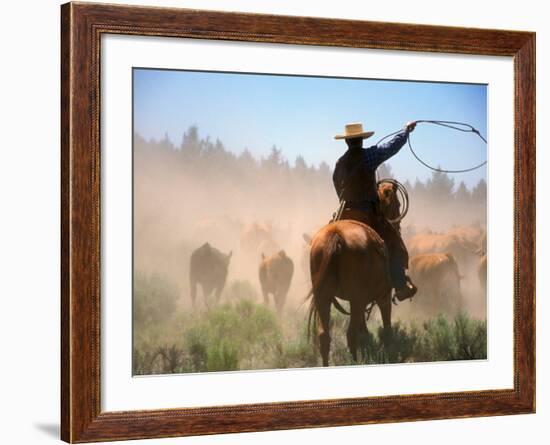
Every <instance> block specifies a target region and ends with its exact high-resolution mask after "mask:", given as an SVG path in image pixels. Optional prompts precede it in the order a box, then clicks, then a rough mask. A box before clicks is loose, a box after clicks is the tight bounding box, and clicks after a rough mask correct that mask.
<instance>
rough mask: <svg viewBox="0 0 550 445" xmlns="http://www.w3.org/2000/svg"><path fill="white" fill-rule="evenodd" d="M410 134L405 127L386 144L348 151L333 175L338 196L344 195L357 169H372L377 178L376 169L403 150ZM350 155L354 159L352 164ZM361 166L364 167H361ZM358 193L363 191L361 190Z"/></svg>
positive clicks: (338, 163) (337, 164) (339, 161)
mask: <svg viewBox="0 0 550 445" xmlns="http://www.w3.org/2000/svg"><path fill="white" fill-rule="evenodd" d="M408 135H409V131H408V130H407V129H404V130H402V131H400V132H399V133H397V134H396V135H395V136H394V137H393V138H392V139H391V140H389V141H388V142H386V143H384V144H380V145H373V146H371V147H369V148H366V149H364V148H363V149H359V150H355V149H353V150H348V151H346V153H345V154H344V155H343V156H342V157H341V158H340V159H339V160H338V162H337V163H336V167H335V169H334V174H333V177H332V179H333V181H334V187H335V188H336V192H337V194H338V196H339V197H341V196H342V191H343V189H344V188H346V187H347V185H349V184H347V182H349V180H350V179H349V178H350V177H352V176H354V175H355V171H359V170H362V171H371V172H373V176H372V178H373V180H375V176H374V172H375V171H376V169H377V168H378V167H379V166H380V164H382V163H383V162H385V161H387V160H388V159H389V158H391V157H392V156H393V155H395V154H396V153H397V152H398V151H399V150H401V148H402V147H403V145H405V143H406V142H407V137H408ZM350 157H351V158H352V159H353V160H352V163H351V164H350V160H351V159H350ZM361 166H362V167H363V168H361ZM373 187H375V185H373ZM348 190H349V188H348ZM373 190H375V189H373ZM373 193H374V192H373ZM353 194H355V193H353ZM357 194H362V193H361V192H360V193H357Z"/></svg>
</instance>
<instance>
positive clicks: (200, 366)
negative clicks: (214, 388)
mask: <svg viewBox="0 0 550 445" xmlns="http://www.w3.org/2000/svg"><path fill="white" fill-rule="evenodd" d="M183 336H184V343H185V345H186V351H187V353H188V358H189V360H188V363H187V369H188V370H189V371H194V372H198V371H229V370H236V369H261V368H266V367H270V362H272V361H273V356H274V354H275V351H276V350H277V349H278V348H279V347H280V343H281V331H280V328H279V325H278V322H277V318H276V316H275V314H274V313H273V312H272V311H270V310H269V309H268V308H266V307H265V306H264V305H262V304H257V303H254V302H252V301H250V300H238V301H236V302H234V303H226V304H224V305H222V306H218V307H215V308H212V309H211V310H208V311H206V312H205V313H204V314H203V315H202V316H201V317H200V318H199V319H198V320H196V322H195V323H193V324H192V326H191V327H190V328H189V329H187V330H186V331H185V332H184V333H183Z"/></svg>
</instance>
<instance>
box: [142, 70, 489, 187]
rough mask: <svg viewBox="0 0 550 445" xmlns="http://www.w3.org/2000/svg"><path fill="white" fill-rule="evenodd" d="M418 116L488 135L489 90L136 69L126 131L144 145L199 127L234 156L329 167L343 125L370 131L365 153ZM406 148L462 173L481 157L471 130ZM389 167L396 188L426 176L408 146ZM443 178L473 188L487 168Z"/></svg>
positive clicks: (436, 134)
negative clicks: (274, 150) (273, 153)
mask: <svg viewBox="0 0 550 445" xmlns="http://www.w3.org/2000/svg"><path fill="white" fill-rule="evenodd" d="M418 119H437V120H450V121H462V122H468V123H470V124H471V125H473V126H474V127H476V128H478V129H479V130H480V132H481V134H482V135H484V136H486V135H487V87H486V86H485V85H472V84H449V83H433V82H410V81H384V80H368V79H341V78H320V77H298V76H280V75H261V74H260V75H258V74H233V73H204V72H193V71H176V70H150V69H134V126H135V127H134V130H135V131H137V132H138V133H139V134H140V135H141V136H143V137H145V138H146V139H151V138H154V139H161V138H163V137H164V135H165V134H167V135H168V137H169V138H170V139H171V140H172V141H173V142H174V144H176V145H179V144H180V142H181V139H182V136H183V133H184V132H185V131H186V130H187V129H188V128H189V127H190V126H191V125H197V126H198V128H199V134H200V136H201V137H205V136H210V138H211V139H212V140H216V139H220V140H221V141H222V142H223V144H224V145H225V148H226V149H227V150H230V151H233V152H235V153H241V152H242V151H243V150H244V149H245V148H248V149H249V150H250V151H251V153H252V154H253V155H254V156H255V157H256V158H258V159H259V158H260V157H263V156H266V155H267V154H268V153H269V151H270V149H271V147H272V146H273V145H276V146H277V147H278V148H280V149H281V150H282V152H283V154H284V156H285V157H286V158H287V159H288V160H289V162H290V163H291V164H293V163H294V160H295V159H296V157H297V156H298V155H301V156H303V157H304V159H305V160H306V162H307V163H308V164H315V165H318V164H319V163H320V162H321V161H325V162H327V163H328V164H329V165H330V166H331V168H332V167H333V166H334V163H335V162H336V160H337V159H338V157H339V156H341V155H342V154H343V153H344V151H345V149H346V146H345V143H344V142H343V141H336V140H334V135H335V134H338V133H341V132H343V130H344V125H345V124H346V123H350V122H362V123H363V126H364V129H365V130H374V131H375V132H376V133H375V135H374V136H372V137H371V138H370V139H367V140H365V143H364V146H370V145H372V144H375V143H376V142H377V141H378V140H379V139H380V138H382V137H383V136H385V135H386V134H388V133H390V132H393V131H395V130H398V129H399V128H401V127H402V126H403V125H404V124H405V122H407V121H409V120H418ZM411 142H412V144H413V147H414V148H415V150H416V151H417V153H418V154H419V155H420V156H421V157H422V158H423V159H425V160H426V161H427V162H428V163H430V164H433V165H436V166H437V165H440V166H441V167H442V168H447V169H461V168H468V167H470V166H472V165H476V164H479V163H480V162H482V161H483V160H485V159H486V145H485V144H484V143H483V142H482V141H481V140H480V139H479V138H478V137H477V136H475V135H473V134H471V133H460V132H457V131H453V130H447V129H443V128H440V127H436V126H433V125H427V124H424V125H419V126H418V127H417V129H416V130H415V132H414V133H413V134H412V135H411ZM389 163H390V164H391V166H392V168H393V172H394V175H395V176H396V178H397V179H400V180H403V181H404V180H405V179H409V180H410V181H413V182H414V180H415V179H416V178H420V179H422V180H424V179H426V178H427V177H428V176H430V175H431V171H430V170H428V169H427V168H426V167H424V166H422V165H421V164H420V163H419V162H418V161H417V160H416V159H414V157H413V156H412V154H411V153H410V152H409V150H408V147H407V146H405V147H403V149H402V150H401V151H400V152H399V153H398V154H397V155H396V156H394V157H393V158H392V159H391V160H390V162H389ZM451 176H453V177H454V178H455V180H456V183H457V184H458V183H459V182H460V181H461V180H463V181H464V182H466V184H467V185H468V186H473V185H475V184H476V183H477V182H478V181H479V179H480V178H486V169H485V168H481V169H479V170H477V171H475V172H472V173H467V174H454V175H451Z"/></svg>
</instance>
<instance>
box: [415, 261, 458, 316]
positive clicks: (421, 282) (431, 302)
mask: <svg viewBox="0 0 550 445" xmlns="http://www.w3.org/2000/svg"><path fill="white" fill-rule="evenodd" d="M409 272H410V275H411V279H412V280H414V282H415V284H416V286H417V287H418V294H419V296H420V298H418V299H417V300H416V301H417V302H418V303H419V304H421V305H422V306H423V308H425V309H426V311H427V312H428V313H432V314H435V313H437V312H444V311H447V312H457V309H459V308H460V306H461V304H462V294H461V292H460V279H461V278H462V277H461V276H460V273H459V271H458V266H457V264H456V261H455V259H454V257H453V255H452V254H450V253H425V254H421V255H416V256H414V257H412V258H411V260H410V269H409Z"/></svg>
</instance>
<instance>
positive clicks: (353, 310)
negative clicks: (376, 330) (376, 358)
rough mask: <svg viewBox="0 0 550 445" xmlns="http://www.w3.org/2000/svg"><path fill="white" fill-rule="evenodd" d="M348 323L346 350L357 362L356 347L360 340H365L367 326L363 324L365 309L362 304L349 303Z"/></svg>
mask: <svg viewBox="0 0 550 445" xmlns="http://www.w3.org/2000/svg"><path fill="white" fill-rule="evenodd" d="M350 314H351V315H350V321H349V325H348V331H347V334H346V337H347V340H348V348H349V352H350V353H351V356H352V358H353V361H355V362H357V346H359V342H360V340H363V341H364V340H365V339H366V335H367V324H366V322H365V307H364V305H362V304H357V303H354V302H351V303H350Z"/></svg>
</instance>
